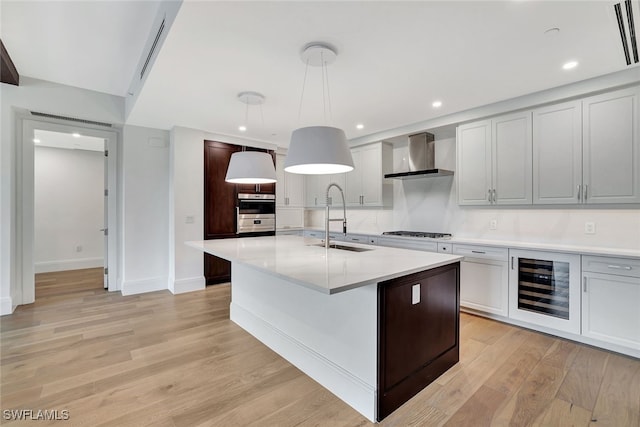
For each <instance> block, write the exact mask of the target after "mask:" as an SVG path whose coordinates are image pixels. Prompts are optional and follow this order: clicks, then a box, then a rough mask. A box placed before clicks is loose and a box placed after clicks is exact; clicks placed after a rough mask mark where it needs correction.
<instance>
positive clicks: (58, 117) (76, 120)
mask: <svg viewBox="0 0 640 427" xmlns="http://www.w3.org/2000/svg"><path fill="white" fill-rule="evenodd" d="M31 115H33V116H37V117H46V118H49V119H58V120H68V121H70V122H76V123H84V124H87V125H96V126H104V127H109V128H110V127H112V125H111V123H104V122H96V121H94V120H85V119H77V118H75V117H66V116H58V115H56V114H48V113H40V112H38V111H31Z"/></svg>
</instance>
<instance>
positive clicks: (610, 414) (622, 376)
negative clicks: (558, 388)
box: [592, 354, 640, 427]
mask: <svg viewBox="0 0 640 427" xmlns="http://www.w3.org/2000/svg"><path fill="white" fill-rule="evenodd" d="M592 419H593V423H592V424H593V425H598V426H602V425H607V426H634V427H636V426H640V363H639V362H638V360H637V359H632V358H630V357H626V356H621V355H617V354H609V357H608V359H607V366H606V368H605V374H604V378H603V379H602V385H601V386H600V392H599V394H598V399H597V400H596V405H595V407H594V409H593V415H592Z"/></svg>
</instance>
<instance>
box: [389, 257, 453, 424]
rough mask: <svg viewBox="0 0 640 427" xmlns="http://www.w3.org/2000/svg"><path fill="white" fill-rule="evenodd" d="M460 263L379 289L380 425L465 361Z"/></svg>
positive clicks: (399, 280)
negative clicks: (461, 349)
mask: <svg viewBox="0 0 640 427" xmlns="http://www.w3.org/2000/svg"><path fill="white" fill-rule="evenodd" d="M459 301H460V263H455V264H450V265H446V266H443V267H438V268H435V269H432V270H427V271H423V272H420V273H415V274H412V275H409V276H404V277H401V278H398V279H394V280H389V281H386V282H382V283H380V284H379V287H378V319H379V320H378V322H379V324H378V333H379V340H378V343H379V344H378V390H379V391H378V420H382V419H383V418H384V417H386V416H387V415H389V414H390V413H391V412H393V411H394V410H395V409H397V408H398V407H399V406H400V405H402V404H403V403H404V402H406V401H407V400H409V399H410V398H411V397H412V396H414V395H415V394H416V393H418V392H419V391H420V390H422V389H423V388H424V387H426V386H427V385H428V384H430V383H431V382H433V381H434V380H435V379H436V378H438V377H439V376H440V375H442V374H443V373H444V372H445V371H446V370H448V369H449V368H450V367H451V366H453V365H455V364H456V363H457V362H458V358H459V338H458V337H459V327H460V326H459V323H460V302H459Z"/></svg>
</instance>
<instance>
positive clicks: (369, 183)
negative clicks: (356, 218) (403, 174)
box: [345, 142, 393, 207]
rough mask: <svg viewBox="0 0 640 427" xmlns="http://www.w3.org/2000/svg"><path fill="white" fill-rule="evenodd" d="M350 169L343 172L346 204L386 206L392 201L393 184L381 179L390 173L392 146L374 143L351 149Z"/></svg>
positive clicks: (384, 143)
mask: <svg viewBox="0 0 640 427" xmlns="http://www.w3.org/2000/svg"><path fill="white" fill-rule="evenodd" d="M351 155H352V157H353V164H354V170H352V171H351V172H347V173H346V174H345V175H346V183H345V185H346V189H347V190H346V195H345V197H346V199H347V206H368V207H375V206H378V207H379V206H390V205H391V204H392V201H393V183H392V182H391V181H389V180H386V179H385V178H384V174H385V173H391V168H392V162H393V159H392V156H393V152H392V147H391V145H390V144H388V143H386V142H376V143H373V144H367V145H363V146H360V147H355V148H353V149H352V150H351Z"/></svg>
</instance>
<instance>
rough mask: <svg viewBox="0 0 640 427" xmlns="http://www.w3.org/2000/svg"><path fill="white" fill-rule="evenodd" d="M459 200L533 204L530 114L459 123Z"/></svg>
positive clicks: (462, 203) (485, 202)
mask: <svg viewBox="0 0 640 427" xmlns="http://www.w3.org/2000/svg"><path fill="white" fill-rule="evenodd" d="M457 149H458V156H457V160H458V165H457V171H456V173H457V175H458V203H459V204H460V205H494V204H497V205H521V204H531V200H532V188H531V113H530V112H528V111H527V112H522V113H515V114H509V115H505V116H500V117H496V118H494V119H492V120H483V121H479V122H474V123H468V124H465V125H462V126H459V127H458V129H457Z"/></svg>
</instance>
